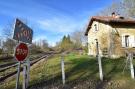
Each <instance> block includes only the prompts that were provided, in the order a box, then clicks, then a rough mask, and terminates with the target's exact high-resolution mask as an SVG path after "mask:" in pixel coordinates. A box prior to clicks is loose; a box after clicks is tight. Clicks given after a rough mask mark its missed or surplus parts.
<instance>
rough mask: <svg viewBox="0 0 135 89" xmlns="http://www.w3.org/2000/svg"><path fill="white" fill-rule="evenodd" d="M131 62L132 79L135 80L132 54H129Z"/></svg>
mask: <svg viewBox="0 0 135 89" xmlns="http://www.w3.org/2000/svg"><path fill="white" fill-rule="evenodd" d="M129 60H130V71H131V78H132V79H134V66H133V63H132V60H133V55H132V53H129Z"/></svg>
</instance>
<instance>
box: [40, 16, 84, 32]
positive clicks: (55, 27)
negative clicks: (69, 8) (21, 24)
mask: <svg viewBox="0 0 135 89" xmlns="http://www.w3.org/2000/svg"><path fill="white" fill-rule="evenodd" d="M37 22H38V24H39V26H40V28H42V29H44V30H48V31H51V32H58V33H65V34H66V33H71V32H73V31H75V30H80V29H81V28H83V26H84V24H85V22H84V21H78V20H75V19H73V18H71V17H70V16H69V17H68V16H63V17H53V18H50V19H45V20H39V21H37Z"/></svg>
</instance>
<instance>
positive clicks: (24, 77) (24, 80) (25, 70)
mask: <svg viewBox="0 0 135 89" xmlns="http://www.w3.org/2000/svg"><path fill="white" fill-rule="evenodd" d="M26 67H27V65H26V63H24V65H23V89H26V86H27V84H26V79H27V73H26V72H27V68H26Z"/></svg>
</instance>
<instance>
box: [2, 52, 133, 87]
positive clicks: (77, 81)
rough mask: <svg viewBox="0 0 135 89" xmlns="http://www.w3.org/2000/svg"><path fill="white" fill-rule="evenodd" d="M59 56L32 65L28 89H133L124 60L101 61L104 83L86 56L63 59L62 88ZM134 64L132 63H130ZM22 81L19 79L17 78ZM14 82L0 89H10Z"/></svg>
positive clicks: (91, 58)
mask: <svg viewBox="0 0 135 89" xmlns="http://www.w3.org/2000/svg"><path fill="white" fill-rule="evenodd" d="M60 60H61V55H60V54H57V55H54V56H53V57H50V58H48V60H47V61H46V60H43V61H42V62H40V63H38V64H36V65H34V66H33V67H32V68H31V71H30V86H29V89H42V88H44V89H49V88H53V89H55V88H56V89H57V88H58V89H62V88H66V89H72V88H75V89H101V88H104V89H134V83H135V81H134V80H132V79H131V78H130V70H129V69H126V70H125V71H124V72H123V68H124V66H125V59H124V58H119V59H108V58H102V65H103V74H104V81H103V82H101V81H100V80H99V73H98V61H97V60H96V59H95V58H94V57H90V56H88V55H78V54H75V53H69V54H67V55H65V56H64V62H65V74H66V84H65V86H63V85H62V81H61V66H60ZM134 64H135V61H134ZM21 81H22V77H21ZM14 87H15V78H12V79H9V80H8V81H5V82H4V83H3V84H1V85H0V89H13V88H14Z"/></svg>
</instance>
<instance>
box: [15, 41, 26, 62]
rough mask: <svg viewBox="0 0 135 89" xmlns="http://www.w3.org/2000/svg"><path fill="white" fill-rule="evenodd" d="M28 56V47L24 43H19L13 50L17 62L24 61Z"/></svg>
mask: <svg viewBox="0 0 135 89" xmlns="http://www.w3.org/2000/svg"><path fill="white" fill-rule="evenodd" d="M27 55H28V47H27V44H25V43H20V44H19V45H18V46H17V47H16V49H15V58H16V60H17V61H24V60H25V58H26V57H27Z"/></svg>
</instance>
